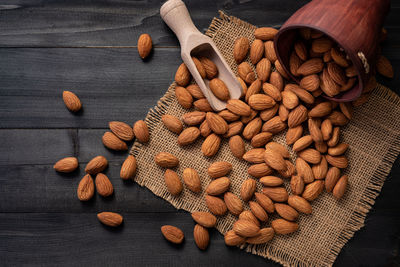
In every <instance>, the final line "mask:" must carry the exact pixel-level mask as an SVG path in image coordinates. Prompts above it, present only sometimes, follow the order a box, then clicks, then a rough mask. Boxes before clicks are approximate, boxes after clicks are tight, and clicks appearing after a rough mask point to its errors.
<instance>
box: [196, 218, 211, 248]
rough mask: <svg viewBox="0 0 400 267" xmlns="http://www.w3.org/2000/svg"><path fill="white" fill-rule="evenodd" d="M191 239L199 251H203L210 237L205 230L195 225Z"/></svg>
mask: <svg viewBox="0 0 400 267" xmlns="http://www.w3.org/2000/svg"><path fill="white" fill-rule="evenodd" d="M193 238H194V242H195V243H196V245H197V247H198V248H199V249H201V250H205V249H206V248H207V247H208V244H209V243H210V235H209V233H208V230H207V228H205V227H203V226H201V225H200V224H196V225H195V226H194V230H193Z"/></svg>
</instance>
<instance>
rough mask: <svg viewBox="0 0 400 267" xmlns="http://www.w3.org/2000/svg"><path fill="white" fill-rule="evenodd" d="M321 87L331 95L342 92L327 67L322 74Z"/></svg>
mask: <svg viewBox="0 0 400 267" xmlns="http://www.w3.org/2000/svg"><path fill="white" fill-rule="evenodd" d="M320 88H321V89H322V91H324V93H325V94H327V95H328V96H330V97H333V96H335V95H337V94H339V93H340V86H339V85H338V84H337V83H336V82H335V81H334V80H333V79H332V77H331V76H330V75H329V73H328V70H327V68H325V69H324V70H323V72H322V74H321V77H320Z"/></svg>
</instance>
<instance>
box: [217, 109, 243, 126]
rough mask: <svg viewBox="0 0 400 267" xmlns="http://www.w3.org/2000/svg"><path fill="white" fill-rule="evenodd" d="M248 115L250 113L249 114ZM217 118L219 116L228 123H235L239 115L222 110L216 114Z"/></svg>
mask: <svg viewBox="0 0 400 267" xmlns="http://www.w3.org/2000/svg"><path fill="white" fill-rule="evenodd" d="M249 111H250V107H249ZM249 114H250V112H249ZM218 115H219V116H221V117H222V118H223V119H224V120H225V121H228V122H233V121H237V120H238V119H240V115H237V114H235V113H233V112H231V111H229V110H226V109H224V110H222V111H220V112H219V113H218Z"/></svg>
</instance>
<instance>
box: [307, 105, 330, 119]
mask: <svg viewBox="0 0 400 267" xmlns="http://www.w3.org/2000/svg"><path fill="white" fill-rule="evenodd" d="M331 111H332V104H331V103H330V102H327V101H326V102H322V103H319V104H318V105H316V106H315V107H314V108H312V109H311V110H310V111H309V112H308V116H310V117H314V118H320V117H325V116H327V115H329V114H330V113H331Z"/></svg>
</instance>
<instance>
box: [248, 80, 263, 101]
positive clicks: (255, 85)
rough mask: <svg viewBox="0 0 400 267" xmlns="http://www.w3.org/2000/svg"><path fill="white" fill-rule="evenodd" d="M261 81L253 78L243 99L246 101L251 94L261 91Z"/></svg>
mask: <svg viewBox="0 0 400 267" xmlns="http://www.w3.org/2000/svg"><path fill="white" fill-rule="evenodd" d="M261 86H262V81H261V80H260V79H257V80H254V81H253V82H252V83H251V84H250V86H249V88H247V92H246V96H245V98H244V100H245V101H246V102H247V103H248V102H249V99H250V97H251V96H252V95H255V94H258V93H260V91H261Z"/></svg>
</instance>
